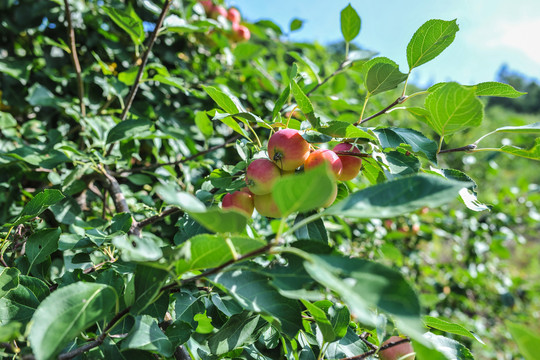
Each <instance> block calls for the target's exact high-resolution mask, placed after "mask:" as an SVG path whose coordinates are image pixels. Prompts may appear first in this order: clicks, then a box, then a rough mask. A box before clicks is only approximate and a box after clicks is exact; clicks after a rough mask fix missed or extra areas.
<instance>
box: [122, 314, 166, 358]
mask: <svg viewBox="0 0 540 360" xmlns="http://www.w3.org/2000/svg"><path fill="white" fill-rule="evenodd" d="M128 334H129V335H128V337H127V338H125V339H124V340H123V341H122V344H121V348H122V350H125V349H140V350H147V351H153V352H154V351H155V352H157V353H158V354H161V355H163V356H171V355H172V354H173V352H174V349H173V347H172V344H171V342H170V341H169V339H168V338H167V336H165V334H164V333H163V331H161V329H160V328H159V326H158V322H157V319H156V318H153V317H151V316H149V315H141V316H137V317H136V318H135V324H134V325H133V328H131V330H130V331H129V332H128Z"/></svg>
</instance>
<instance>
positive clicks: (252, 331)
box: [208, 312, 260, 355]
mask: <svg viewBox="0 0 540 360" xmlns="http://www.w3.org/2000/svg"><path fill="white" fill-rule="evenodd" d="M259 319H260V315H254V314H251V313H248V312H244V313H242V314H237V315H233V316H231V317H230V318H229V319H228V320H227V322H226V323H225V325H223V326H222V327H221V328H220V329H219V331H218V332H216V333H215V334H212V335H211V336H210V337H209V338H208V346H209V347H210V351H211V352H212V354H215V355H223V354H225V353H228V352H229V351H232V350H234V349H236V348H238V347H241V346H246V345H249V344H252V343H254V342H255V341H257V338H258V336H257V335H259V333H258V332H257V331H256V330H257V324H258V323H259Z"/></svg>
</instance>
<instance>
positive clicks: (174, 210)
mask: <svg viewBox="0 0 540 360" xmlns="http://www.w3.org/2000/svg"><path fill="white" fill-rule="evenodd" d="M180 211H182V209H180V208H177V207H171V208H168V209H167V210H163V211H162V212H161V213H160V214H157V215H154V216H150V217H149V218H146V219H144V220H141V221H139V222H138V223H137V227H139V229H142V228H143V227H145V226H147V225H150V224H153V223H155V222H157V221H159V220H161V219H163V218H165V217H167V216H169V215H172V214H175V213H177V212H180Z"/></svg>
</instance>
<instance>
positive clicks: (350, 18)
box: [340, 4, 361, 42]
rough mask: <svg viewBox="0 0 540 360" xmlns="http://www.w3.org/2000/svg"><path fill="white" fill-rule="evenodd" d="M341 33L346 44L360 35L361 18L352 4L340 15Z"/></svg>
mask: <svg viewBox="0 0 540 360" xmlns="http://www.w3.org/2000/svg"><path fill="white" fill-rule="evenodd" d="M340 20H341V21H340V23H341V33H342V34H343V38H344V39H345V41H346V42H351V41H353V40H354V38H355V37H357V36H358V34H359V33H360V25H361V21H360V16H358V13H357V12H356V10H354V8H353V7H352V6H351V4H349V5H347V6H346V7H345V8H344V9H343V10H341V14H340Z"/></svg>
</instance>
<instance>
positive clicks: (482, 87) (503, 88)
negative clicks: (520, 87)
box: [474, 81, 526, 98]
mask: <svg viewBox="0 0 540 360" xmlns="http://www.w3.org/2000/svg"><path fill="white" fill-rule="evenodd" d="M474 88H475V89H476V96H499V97H507V98H517V97H520V96H521V95H525V94H526V93H525V92H521V91H517V90H516V89H514V88H513V87H512V86H511V85H508V84H503V83H500V82H496V81H488V82H483V83H480V84H476V85H474Z"/></svg>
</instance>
